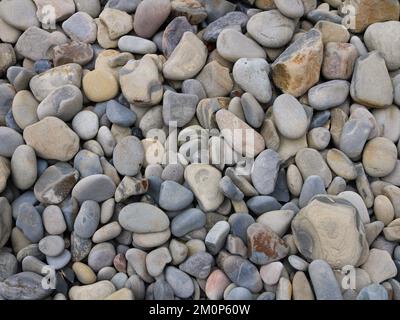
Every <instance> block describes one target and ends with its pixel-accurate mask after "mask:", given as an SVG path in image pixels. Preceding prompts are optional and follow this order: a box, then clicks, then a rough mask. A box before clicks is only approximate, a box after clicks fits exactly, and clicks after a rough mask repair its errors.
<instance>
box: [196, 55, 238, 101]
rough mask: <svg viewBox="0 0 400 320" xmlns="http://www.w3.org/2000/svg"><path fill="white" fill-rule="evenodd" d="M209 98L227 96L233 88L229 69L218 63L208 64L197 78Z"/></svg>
mask: <svg viewBox="0 0 400 320" xmlns="http://www.w3.org/2000/svg"><path fill="white" fill-rule="evenodd" d="M196 79H197V80H199V81H200V82H201V84H202V85H203V88H204V90H205V92H206V94H207V96H208V97H209V98H215V97H221V96H226V95H228V94H229V92H230V91H231V90H232V88H233V82H232V78H231V76H230V74H229V69H228V68H226V67H224V66H222V65H221V64H219V63H218V62H217V61H212V62H209V63H207V64H206V65H205V66H204V68H203V69H202V70H201V71H200V73H199V74H198V75H197V77H196Z"/></svg>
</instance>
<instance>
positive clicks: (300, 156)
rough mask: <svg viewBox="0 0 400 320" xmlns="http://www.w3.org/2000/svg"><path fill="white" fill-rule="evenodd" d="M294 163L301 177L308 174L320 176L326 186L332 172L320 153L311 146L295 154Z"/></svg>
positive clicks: (305, 177)
mask: <svg viewBox="0 0 400 320" xmlns="http://www.w3.org/2000/svg"><path fill="white" fill-rule="evenodd" d="M296 165H297V168H298V169H299V170H300V172H301V175H302V176H303V179H304V180H305V179H307V178H308V177H309V176H312V175H317V176H320V177H321V178H322V179H323V180H324V183H325V187H328V186H329V184H330V183H331V181H332V173H331V170H330V169H329V167H328V165H327V164H326V162H325V160H324V158H323V157H322V156H321V154H320V153H319V152H318V151H317V150H315V149H311V148H304V149H302V150H300V151H299V152H297V154H296Z"/></svg>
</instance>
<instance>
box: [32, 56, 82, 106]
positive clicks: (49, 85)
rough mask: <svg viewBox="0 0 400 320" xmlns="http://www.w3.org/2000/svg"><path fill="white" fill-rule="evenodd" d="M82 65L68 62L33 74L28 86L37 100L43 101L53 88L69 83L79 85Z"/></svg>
mask: <svg viewBox="0 0 400 320" xmlns="http://www.w3.org/2000/svg"><path fill="white" fill-rule="evenodd" d="M81 79H82V67H81V66H80V65H79V64H76V63H68V64H65V65H62V66H59V67H55V68H53V69H49V70H47V71H45V72H43V73H40V74H38V75H36V76H34V77H33V78H32V79H31V81H30V82H29V87H30V89H31V91H32V93H33V95H34V96H35V98H36V99H37V100H38V101H43V100H44V99H45V98H46V97H47V96H48V95H49V94H50V93H51V92H52V91H53V90H54V89H57V88H59V87H62V86H65V85H68V84H71V85H74V86H76V87H78V88H80V87H81Z"/></svg>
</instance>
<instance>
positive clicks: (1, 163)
mask: <svg viewBox="0 0 400 320" xmlns="http://www.w3.org/2000/svg"><path fill="white" fill-rule="evenodd" d="M10 165H11V164H10V160H8V159H7V158H4V157H1V156H0V193H1V192H3V191H4V189H5V188H6V186H7V180H8V177H9V176H10V174H11V167H10Z"/></svg>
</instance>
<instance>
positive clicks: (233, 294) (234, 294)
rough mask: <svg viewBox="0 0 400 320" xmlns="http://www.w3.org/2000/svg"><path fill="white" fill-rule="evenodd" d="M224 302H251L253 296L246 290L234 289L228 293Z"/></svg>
mask: <svg viewBox="0 0 400 320" xmlns="http://www.w3.org/2000/svg"><path fill="white" fill-rule="evenodd" d="M225 300H253V295H252V293H251V292H250V291H249V290H248V289H246V288H242V287H236V288H233V289H232V290H231V291H229V293H228V294H227V296H226V297H225Z"/></svg>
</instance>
